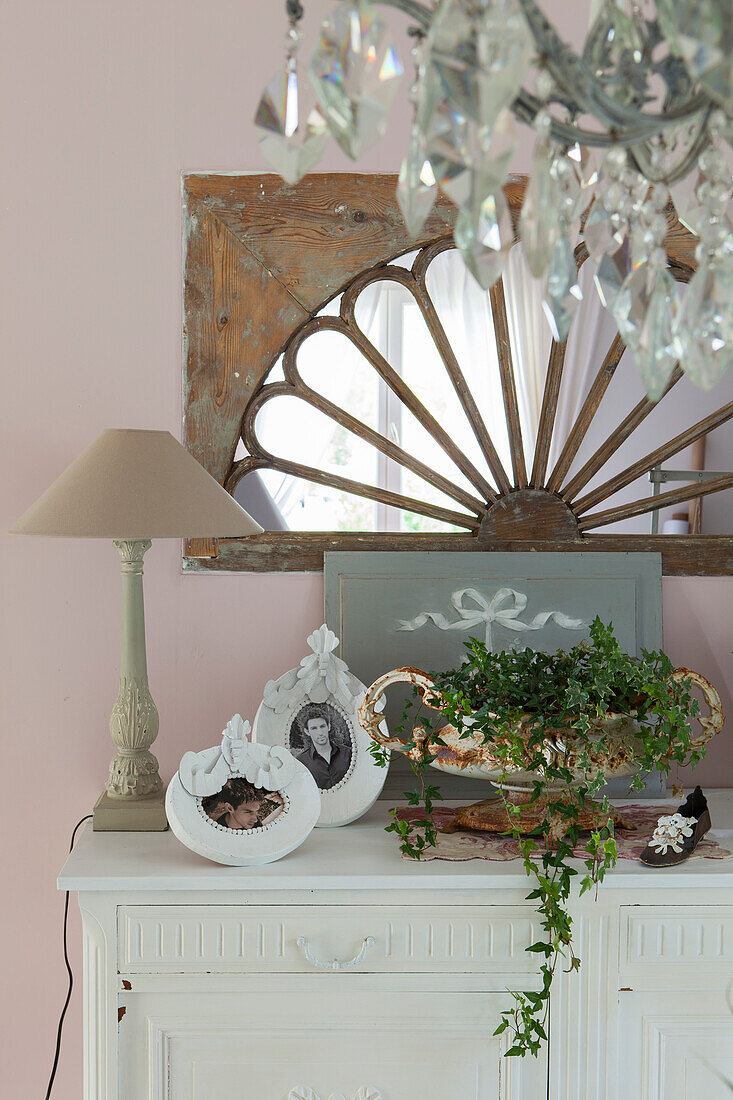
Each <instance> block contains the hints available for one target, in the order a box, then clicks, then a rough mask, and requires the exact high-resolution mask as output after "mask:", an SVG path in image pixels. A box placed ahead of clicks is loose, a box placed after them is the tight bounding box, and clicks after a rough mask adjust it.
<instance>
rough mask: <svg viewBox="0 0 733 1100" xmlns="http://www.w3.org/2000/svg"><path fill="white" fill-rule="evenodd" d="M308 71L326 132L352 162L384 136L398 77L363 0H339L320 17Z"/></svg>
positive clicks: (383, 32) (381, 24)
mask: <svg viewBox="0 0 733 1100" xmlns="http://www.w3.org/2000/svg"><path fill="white" fill-rule="evenodd" d="M310 74H311V79H312V80H313V84H314V86H315V89H316V95H317V96H318V101H319V103H320V106H321V110H322V112H323V114H324V116H325V119H326V122H327V123H328V126H329V129H330V130H331V133H332V134H333V136H334V137H335V138H336V141H337V142H338V143H339V145H340V146H341V148H342V149H343V150H344V152H345V153H347V154H348V156H350V157H351V158H352V159H353V160H356V159H357V158H358V157H359V156H361V154H362V153H363V152H364V151H365V150H366V149H368V148H369V147H370V146H371V145H373V144H374V142H375V141H377V140H378V138H380V137H381V136H382V135H383V134H384V132H385V130H386V128H387V116H388V114H389V108H390V106H391V104H392V100H393V99H394V96H395V92H396V91H397V85H398V83H399V78H400V77H401V75H402V65H401V63H400V60H399V58H398V57H397V54H396V53H395V50H394V47H393V46H392V44H391V42H390V41H389V31H388V27H387V24H386V22H385V21H384V19H382V17H381V16H380V15H379V14H378V12H377V11H376V10H375V9H374V7H373V6H372V5H371V4H370V3H369V2H368V0H344V2H343V3H341V4H339V6H338V7H337V8H336V10H335V11H334V12H333V13H332V14H331V15H329V16H328V17H327V18H326V19H324V21H323V23H322V25H321V40H320V44H319V46H318V48H317V50H316V52H315V53H314V55H313V58H312V60H311V65H310Z"/></svg>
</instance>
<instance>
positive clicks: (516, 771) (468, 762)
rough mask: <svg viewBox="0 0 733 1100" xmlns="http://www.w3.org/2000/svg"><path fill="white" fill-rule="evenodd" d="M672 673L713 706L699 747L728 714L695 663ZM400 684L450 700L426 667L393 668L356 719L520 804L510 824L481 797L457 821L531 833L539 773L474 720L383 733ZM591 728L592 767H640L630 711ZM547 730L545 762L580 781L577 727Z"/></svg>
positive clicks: (385, 742) (382, 739) (399, 747)
mask: <svg viewBox="0 0 733 1100" xmlns="http://www.w3.org/2000/svg"><path fill="white" fill-rule="evenodd" d="M670 679H674V680H683V679H687V680H689V681H690V682H691V683H692V684H693V685H695V686H696V687H697V688H699V690H700V691H701V692H702V695H703V698H704V700H705V703H706V704H707V706H708V708H709V712H708V714H706V715H702V714H701V715H699V716H698V721H699V724H700V732H699V734H698V735H697V736H696V737H694V738H693V739H692V741H691V744H690V747H691V748H693V749H701V748H702V747H703V746H704V745H706V744H707V743H708V741H710V740H711V739H712V738H713V737H715V735H716V734H717V733H719V732H720V730H721V729H722V728H723V721H724V715H723V709H722V706H721V702H720V696H719V695H718V692H717V691H716V690H715V688H714V687H713V685H712V684H711V683H709V682H708V681H707V680H706V679H705V677H704V676H701V675H700V674H699V673H697V672H693V671H692V670H691V669H688V668H677V669H675V670H674V672H672V673H671V674H670ZM401 683H406V684H412V685H413V687H414V688H416V690H417V692H418V694H419V695H420V696H421V697H422V701H423V703H424V704H425V705H426V706H427V707H430V708H431V709H433V710H436V711H441V710H442V709H443V708H444V705H445V702H444V700H443V698H442V696H441V693H440V690H439V689H438V688H437V687H436V684H435V681H434V680H433V679H432V677H431V676H429V675H428V673H426V672H422V671H421V670H420V669H417V668H398V669H393V670H392V671H391V672H387V673H385V675H384V676H380V677H379V679H378V680H375V682H374V683H373V684H372V685H371V687H370V688H369V689H368V691H367V693H366V695H365V697H364V701H363V703H362V705H361V709H360V711H359V721H360V723H361V725H362V726H363V728H364V729H365V730H367V732H368V733H369V735H370V736H371V737H372V739H373V740H374V741H376V742H377V743H378V744H380V745H382V746H383V747H384V748H386V749H389V750H390V751H392V752H402V753H405V754H406V755H407V756H408V757H409V758H411V759H412V760H415V761H419V760H423V759H425V756H426V753H427V755H429V756H430V757H432V760H431V765H432V767H434V768H437V769H438V770H439V771H442V772H446V773H448V774H450V775H463V776H467V777H468V778H471V779H487V780H489V782H490V783H493V784H494V785H495V786H497V787H501V789H502V791H503V792H504V795H505V798H506V800H507V801H509V802H513V803H514V804H515V805H519V806H521V807H522V813H521V817H520V818H515V817H514V816H512V820H511V822H510V821H509V819H508V816H507V811H506V809H505V805H504V799H499V800H493V801H491V800H489V801H486V802H479V803H476V804H475V805H473V806H467V807H465V808H464V809H463V810H461V811H459V813H458V814H457V816H456V818H455V823H456V824H457V825H463V826H465V827H467V828H474V829H482V830H486V831H492V832H499V831H505V830H506V829H507V828H509V827H513V826H515V825H517V824H518V826H519V828H520V831H521V832H523V833H529V832H532V831H533V830H534V829H535V828H536V827H537V825H538V824H539V822H540V821H541V820H542V817H543V813H544V807H545V804H546V799H540V800H538V801H535V802H531V801H530V800H531V796H532V789H533V784H534V782H535V781H536V780H537V779H539V778H540V776H539V773H538V772H534V771H530V770H527V769H526V768H523V767H522V766H521V764H518V765H517V764H507V762H506V761H505V760H502V759H501V758H500V756H499V754H498V753H497V751H496V748H495V746H494V745H493V744H491V743H489V744H486V743H485V742H484V739H483V736H482V735H481V734H480V733H474V732H473V731H472V729H471V725H472V719H471V718H467V719H465V720H464V723H463V725H462V727H461V728H460V729H458V728H456V727H455V726H452V725H446V726H444V727H443V728H441V730H440V743H436V742H435V741H434V740H431V733H432V731H426V730H425V729H422V728H420V727H416V728H415V729H414V730H413V733H412V738H411V740H410V741H409V742H405V741H402V740H401V739H400V738H399V737H394V736H392V735H386V734H385V733H384V712H383V709H381V707H380V709H377V707H378V706H380V700H381V698H382V696H383V695H384V693H385V691H386V689H387V688H388V687H390V686H391V685H392V684H401ZM533 720H534V716H532V715H526V716H525V717H524V718H522V719H521V720H520V722H519V724H518V731H519V732H520V734H521V731H522V728H523V727H524V728H526V730H527V739H529V726H530V724H531V723H532V722H533ZM380 723H381V726H382V728H381V729H380ZM591 729H592V733H591V736H592V737H593V732H595V734H596V736H595V737H593V743H592V745H591V747H590V749H589V748H588V746H587V744H585V745H584V750H585V754H586V756H587V757H589V758H590V763H591V764H592V765H595V766H596V767H598V768H599V769H600V770H602V771H603V773H604V774H605V776H606V778H607V779H613V778H616V777H623V776H631V775H634V774H635V773H636V772H638V770H639V768H638V765H637V764H636V757H637V753H636V751H635V749H636V747H637V745H638V737H637V735H638V733H639V731H640V727H639V724H638V723H637V721H636V719H635V717H634V715H633V713H628V714H616V713H608V714H606V715H605V716H604V717H603V718H601V719H599V720H598V721H597V722H595V723H594V726H593V727H592V728H591ZM546 734H547V736H546V739H545V742H544V744H543V747H542V753H543V755H544V757H545V759H546V760H547V763H548V765H554V766H556V767H564V768H567V769H569V770H570V771H571V772H572V773H573V775H574V776H575V777H577V780H578V782H580V781H582V779H583V776H584V769H583V768H582V767H581V765H580V762H579V760H578V755H577V752H576V750H575V748H574V741H575V740H576V738H575V734H574V731H573V729H572V727H567V726H566V727H560V728H557V729H547V730H546ZM528 755H529V750H528ZM535 755H536V750H535V749H532V756H535ZM543 783H545V784H546V780H544V779H543ZM545 789H546V792H547V797H554V796H555V795H559V794H561V791H562V787H561V786H560V785H558V786H557V787H556V788H553V787H548V786H547V785H546V787H545ZM614 818H615V820H616V823H617V824H621V825H623V823H624V822H623V817H622V816H620V815H618V814H615V813H614ZM596 822H597V818H596V812H595V810H594V808H593V804H591V803H589V810H588V816H587V821H583V820H581V821H580V825H581V827H591V826H592V825H594V824H596Z"/></svg>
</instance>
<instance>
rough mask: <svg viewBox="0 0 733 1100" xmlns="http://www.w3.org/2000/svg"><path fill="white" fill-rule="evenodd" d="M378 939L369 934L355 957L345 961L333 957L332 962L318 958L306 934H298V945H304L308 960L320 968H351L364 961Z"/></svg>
mask: <svg viewBox="0 0 733 1100" xmlns="http://www.w3.org/2000/svg"><path fill="white" fill-rule="evenodd" d="M376 942H377V941H376V940H375V939H374V936H367V937H366V939H364V940H362V944H361V947H360V948H359V950H358V951H357V953H356V954H355V955H354V957H353V959H347V960H346V961H345V962H341V961H340V960H339V959H331V960H330V962H324V960H323V959H318V958H316V956H315V955H314V954H313V952H312V951H311V946H310V944H309V943H308V940H307V939H306V938H305V936H298V941H297V943H298V947H302V948H303V951H304V953H305V957H306V959H307V960H308V962H309V963H310V964H311V965H312V966H315V967H317V968H318V969H319V970H351V969H352V968H353V967H355V966H358V965H359V963H360V962H362V961H363V959H364V956H365V955H366V953H367V951H368V949H369V948H370V947H374V945H375V943H376Z"/></svg>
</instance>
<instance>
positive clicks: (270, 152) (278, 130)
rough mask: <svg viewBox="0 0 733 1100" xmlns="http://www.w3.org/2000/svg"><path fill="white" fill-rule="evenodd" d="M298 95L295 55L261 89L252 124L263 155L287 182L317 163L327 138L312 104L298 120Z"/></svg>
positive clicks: (296, 180)
mask: <svg viewBox="0 0 733 1100" xmlns="http://www.w3.org/2000/svg"><path fill="white" fill-rule="evenodd" d="M300 104H301V96H300V87H299V81H298V70H297V68H296V64H295V58H294V57H290V58H288V60H287V62H286V64H285V67H284V68H283V70H282V72H280V73H278V74H277V76H274V77H273V78H272V80H271V81H270V83H269V84H268V85H267V87H266V88H265V90H264V92H263V93H262V98H261V99H260V102H259V106H258V107H257V113H256V115H255V126H256V128H257V130H258V132H259V134H260V138H259V144H260V149H261V150H262V155H263V156H264V157H265V159H266V160H267V161H269V163H270V164H271V165H272V167H273V168H274V169H275V171H276V172H278V173H279V175H281V176H282V178H283V179H284V180H286V181H287V182H288V183H297V182H298V180H299V179H302V177H303V176H304V175H305V174H306V172H309V171H310V170H311V168H313V166H314V165H315V164H316V162H317V161H318V159H319V157H320V156H321V153H322V152H323V150H324V148H325V146H326V142H327V141H328V127H327V126H326V120H325V119H324V117H323V115H322V114H321V112H320V111H319V110H318V108H317V107H313V109H312V110H311V112H310V114H309V115H308V117H307V119H306V120H305V123H303V122H302V121H301V111H300Z"/></svg>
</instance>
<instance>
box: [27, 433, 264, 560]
mask: <svg viewBox="0 0 733 1100" xmlns="http://www.w3.org/2000/svg"><path fill="white" fill-rule="evenodd" d="M261 531H262V528H261V527H260V525H259V524H258V523H256V522H255V521H254V520H253V519H252V517H251V516H250V515H248V514H247V512H245V510H244V509H243V508H240V507H239V505H238V504H237V503H236V501H235V500H233V498H232V497H231V496H230V495H229V493H227V492H226V490H225V489H222V487H221V485H219V483H218V482H217V481H215V480H214V478H213V477H211V475H210V474H208V473H207V472H206V470H205V469H204V468H203V466H201V465H200V464H199V463H198V462H197V461H196V459H195V458H194V457H193V455H190V454H189V453H188V451H186V450H185V449H184V448H183V447H182V446H181V444H180V443H179V442H178V441H177V440H176V439H174V438H173V436H172V435H171V433H170V432H157V431H141V430H138V429H135V428H108V429H107V431H104V432H102V434H101V435H100V436H99V438H98V439H97V440H95V442H94V443H92V444H91V446H89V447H87V449H86V450H85V451H84V452H83V453H82V454H80V455H79V457H78V458H77V459H76V460H75V461H74V462H72V463H71V465H70V466H69V467H68V469H66V470H64V472H63V474H61V476H60V477H59V478H57V479H56V481H54V483H53V485H52V486H51V487H50V488H49V489H47V490H46V492H45V493H44V494H43V496H41V497H39V498H38V500H37V501H36V503H35V504H32V505H31V507H30V508H29V509H28V511H27V512H25V513H24V514H23V515H22V516H21V517H20V519H19V520H18V521H17V522H16V523H15V524H14V526H13V527H12V528H11V533H13V534H17V535H57V536H61V537H66V538H100V539H101V538H107V539H179V538H236V537H238V536H242V535H256V534H259V533H260V532H261Z"/></svg>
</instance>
